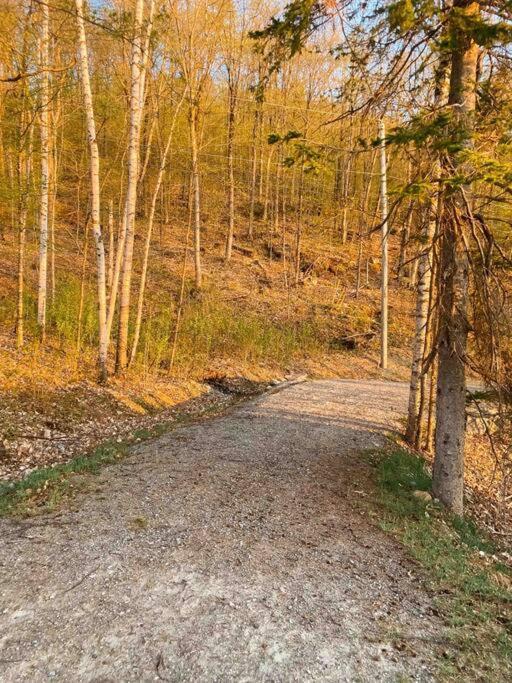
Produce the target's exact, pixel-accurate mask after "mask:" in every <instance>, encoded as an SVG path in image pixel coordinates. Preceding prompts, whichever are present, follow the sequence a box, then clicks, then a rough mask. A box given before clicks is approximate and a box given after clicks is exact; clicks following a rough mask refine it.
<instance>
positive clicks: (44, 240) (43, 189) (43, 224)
mask: <svg viewBox="0 0 512 683" xmlns="http://www.w3.org/2000/svg"><path fill="white" fill-rule="evenodd" d="M41 12H42V21H41V56H40V68H41V78H40V84H39V88H40V95H41V104H40V107H41V109H40V113H39V121H40V131H41V132H40V136H41V183H40V204H39V284H38V293H37V324H38V326H39V334H40V337H41V340H44V338H45V334H46V305H47V296H48V293H47V289H48V206H49V201H48V199H49V197H48V194H49V193H48V189H49V182H50V169H49V156H50V145H49V103H50V74H49V63H50V10H49V7H48V5H46V4H43V5H41Z"/></svg>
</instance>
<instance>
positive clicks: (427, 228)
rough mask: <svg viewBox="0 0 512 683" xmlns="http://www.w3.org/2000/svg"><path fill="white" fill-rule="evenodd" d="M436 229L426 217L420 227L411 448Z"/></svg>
mask: <svg viewBox="0 0 512 683" xmlns="http://www.w3.org/2000/svg"><path fill="white" fill-rule="evenodd" d="M435 229H436V218H435V215H434V216H432V215H429V216H428V218H427V220H426V221H425V224H424V226H423V230H422V235H421V242H422V250H421V252H420V254H419V256H418V281H417V293H416V309H415V316H414V318H415V332H414V342H413V347H412V364H411V381H410V385H409V407H408V413H407V427H406V430H405V438H406V440H407V441H408V442H409V443H410V444H414V443H415V437H416V433H417V430H418V421H419V420H420V419H421V416H420V414H419V402H420V388H421V386H420V380H421V376H422V371H423V360H424V358H425V350H426V340H427V321H428V314H429V293H430V287H431V279H432V242H433V238H434V233H435Z"/></svg>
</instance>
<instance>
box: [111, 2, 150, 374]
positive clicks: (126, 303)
mask: <svg viewBox="0 0 512 683" xmlns="http://www.w3.org/2000/svg"><path fill="white" fill-rule="evenodd" d="M143 11H144V0H137V2H136V4H135V21H134V34H133V35H134V37H133V43H132V57H131V92H130V140H129V151H128V184H127V188H126V199H125V208H124V216H123V222H124V226H125V227H124V230H123V232H124V233H125V239H124V253H123V269H122V277H121V295H120V299H119V332H118V337H117V353H116V374H118V375H119V374H121V373H122V372H123V371H124V370H125V369H126V366H127V364H128V323H129V318H130V293H131V282H132V268H133V247H134V242H135V213H136V204H137V181H138V177H139V145H140V129H141V111H142V106H141V104H142V101H143V99H144V98H143V92H142V73H143V57H144V56H143V46H142V18H143ZM121 241H122V239H121ZM121 246H122V245H120V246H119V248H118V251H119V249H120V248H121ZM115 284H116V283H115V272H114V285H115ZM113 303H115V288H114V289H113V290H112V295H111V303H110V305H111V307H112V305H113Z"/></svg>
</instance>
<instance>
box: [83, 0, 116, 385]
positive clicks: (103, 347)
mask: <svg viewBox="0 0 512 683" xmlns="http://www.w3.org/2000/svg"><path fill="white" fill-rule="evenodd" d="M75 6H76V21H77V29H78V55H79V69H80V79H81V82H82V91H83V98H84V109H85V116H86V119H87V138H88V142H89V156H90V160H89V166H90V178H91V223H92V231H93V235H94V242H95V246H96V270H97V287H98V336H99V349H98V363H99V374H100V380H101V381H102V382H104V381H106V379H107V351H108V342H107V290H106V272H105V247H104V244H103V235H102V229H101V201H100V157H99V152H98V141H97V139H96V120H95V117H94V106H93V99H92V91H91V80H90V76H89V61H88V50H87V39H86V35H85V26H84V6H83V0H75Z"/></svg>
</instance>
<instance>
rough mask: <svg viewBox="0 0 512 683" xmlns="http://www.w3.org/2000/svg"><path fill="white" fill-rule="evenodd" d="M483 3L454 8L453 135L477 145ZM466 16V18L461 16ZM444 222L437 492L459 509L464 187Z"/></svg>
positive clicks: (451, 200) (451, 197)
mask: <svg viewBox="0 0 512 683" xmlns="http://www.w3.org/2000/svg"><path fill="white" fill-rule="evenodd" d="M479 15H480V5H479V3H478V2H474V1H472V0H455V2H454V3H453V8H452V10H451V13H450V29H451V35H450V45H451V77H450V95H449V98H448V104H449V106H450V107H451V109H452V117H453V120H452V122H451V123H450V125H452V126H455V127H456V128H455V129H454V130H453V135H454V137H456V139H457V140H460V139H463V140H465V147H466V149H469V148H471V146H472V130H473V117H474V111H475V105H476V79H477V61H478V46H477V44H476V43H475V41H474V39H473V37H472V34H471V31H470V30H469V29H468V28H467V25H469V26H471V25H472V23H471V22H472V21H474V20H475V19H478V18H479ZM461 17H463V18H464V19H465V20H466V21H462V20H461ZM448 162H449V165H450V170H451V172H453V171H454V170H456V172H458V173H464V172H466V171H467V170H468V169H465V168H464V166H463V165H462V163H461V161H460V159H459V158H458V156H457V154H456V153H453V152H452V153H451V155H450V158H449V159H448ZM444 205H445V206H444V210H443V215H442V223H441V235H440V239H441V244H440V261H439V268H440V277H439V288H440V292H439V333H438V357H439V364H438V379H437V405H436V433H435V457H434V468H433V492H434V495H435V496H436V497H437V498H439V500H440V501H441V502H442V503H444V504H445V505H446V506H447V507H448V508H449V509H450V510H451V511H452V512H454V513H455V514H459V515H460V514H462V512H463V506H464V441H465V426H466V425H465V422H466V419H465V417H466V416H465V409H466V372H465V356H466V345H467V336H468V322H467V297H468V280H469V266H468V255H467V253H466V249H465V245H464V237H465V235H464V231H465V230H466V226H465V224H464V221H465V219H464V217H463V215H462V214H463V212H465V210H464V209H463V196H462V190H460V189H454V190H452V191H451V192H450V193H447V194H446V197H445V200H444ZM466 220H467V219H466Z"/></svg>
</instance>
